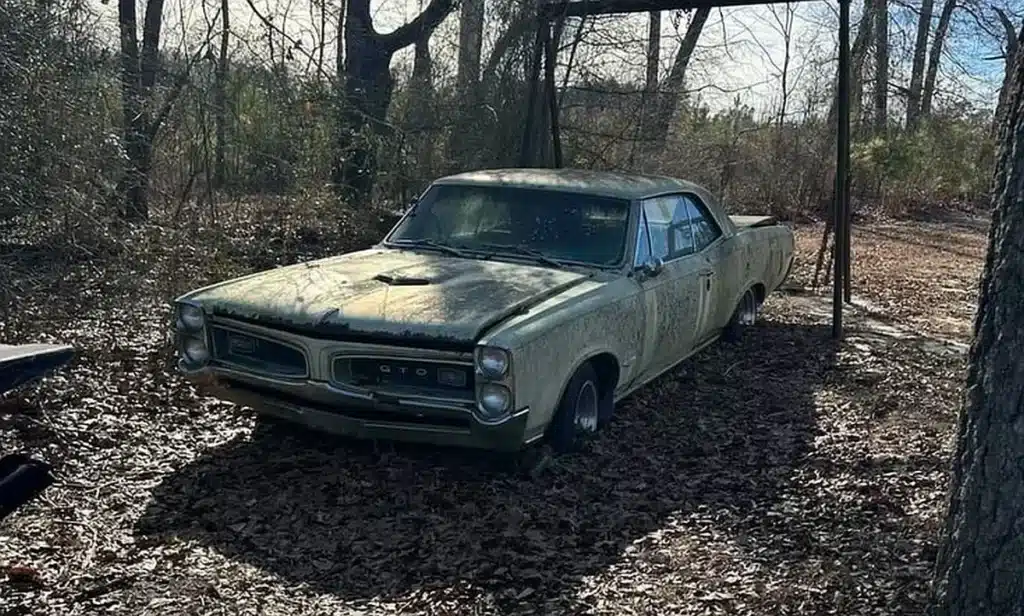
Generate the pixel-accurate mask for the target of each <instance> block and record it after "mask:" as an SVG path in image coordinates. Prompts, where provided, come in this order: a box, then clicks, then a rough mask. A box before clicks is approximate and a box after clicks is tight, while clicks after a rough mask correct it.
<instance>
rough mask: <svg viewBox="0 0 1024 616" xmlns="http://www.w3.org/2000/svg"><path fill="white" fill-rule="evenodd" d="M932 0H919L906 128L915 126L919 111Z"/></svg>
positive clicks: (930, 25) (911, 128) (930, 24)
mask: <svg viewBox="0 0 1024 616" xmlns="http://www.w3.org/2000/svg"><path fill="white" fill-rule="evenodd" d="M934 6H935V3H934V0H921V16H920V17H919V18H918V20H917V39H916V40H915V41H914V63H913V67H912V68H911V71H910V88H909V89H908V91H907V130H914V129H915V128H917V119H918V114H919V113H920V111H921V88H922V87H923V86H924V61H925V58H927V57H928V34H929V33H930V32H931V31H932V11H933V9H934Z"/></svg>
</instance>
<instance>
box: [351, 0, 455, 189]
mask: <svg viewBox="0 0 1024 616" xmlns="http://www.w3.org/2000/svg"><path fill="white" fill-rule="evenodd" d="M452 8H453V2H452V0H431V2H430V4H429V5H427V8H426V9H424V10H423V12H422V13H420V14H419V15H418V16H417V17H416V18H415V19H413V20H412V21H411V22H409V23H407V24H405V25H404V26H402V27H400V28H398V29H397V30H395V31H393V32H389V33H388V34H379V33H378V32H377V31H376V30H374V28H373V19H372V17H371V16H370V0H350V1H349V2H348V4H347V6H346V9H347V10H346V15H345V23H344V26H345V53H344V61H343V62H342V64H343V68H344V71H343V74H344V83H343V85H342V96H341V99H342V101H341V105H340V107H341V111H340V116H339V121H338V133H337V140H336V144H335V147H336V151H335V160H334V165H333V169H332V176H333V177H332V180H333V182H334V186H335V190H337V191H338V192H339V194H340V195H341V196H342V197H343V198H345V199H348V200H351V201H353V202H361V201H366V200H368V199H369V198H370V196H371V193H372V192H373V183H374V177H375V175H376V170H377V165H376V152H375V150H376V139H377V137H378V136H380V135H381V133H382V131H381V129H382V127H384V126H386V125H387V123H386V115H387V111H388V106H389V105H390V104H391V92H392V89H393V86H394V84H393V80H392V78H391V58H392V56H394V54H395V52H397V51H398V50H400V49H403V48H405V47H408V46H409V45H412V44H414V43H416V41H418V40H420V39H422V38H424V37H427V36H429V34H430V33H431V32H433V30H434V28H436V27H437V25H438V24H440V23H441V22H442V21H443V20H444V18H445V17H447V16H448V14H449V13H450V12H451V11H452Z"/></svg>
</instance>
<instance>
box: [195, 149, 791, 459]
mask: <svg viewBox="0 0 1024 616" xmlns="http://www.w3.org/2000/svg"><path fill="white" fill-rule="evenodd" d="M792 260H793V234H792V231H791V230H790V229H789V228H788V227H786V226H784V225H781V224H778V223H777V222H776V221H775V219H773V218H771V217H764V216H728V215H726V214H725V213H724V212H723V211H722V210H721V209H720V206H719V204H718V202H717V201H716V199H715V198H714V197H713V196H712V195H711V194H709V193H708V192H707V191H706V190H704V189H703V188H701V187H700V186H697V185H694V184H692V183H689V182H685V181H682V180H676V179H671V178H665V177H656V176H645V175H634V174H617V173H610V172H598V171H582V170H567V169H562V170H553V169H508V170H488V171H475V172H469V173H462V174H458V175H453V176H449V177H445V178H441V179H438V180H436V181H434V182H433V183H432V184H431V185H430V186H429V187H428V188H427V190H426V191H425V192H424V193H423V194H422V195H421V197H420V198H419V199H418V200H417V201H416V202H415V203H414V204H413V205H412V206H411V207H410V208H409V209H408V210H407V211H406V213H405V214H404V216H403V217H402V218H401V220H399V222H398V223H397V224H396V225H395V227H394V228H393V229H392V230H391V231H390V232H389V233H388V234H387V235H386V236H385V237H384V239H383V240H382V241H381V242H380V243H379V244H378V245H376V246H374V247H372V248H369V249H367V250H361V251H358V252H352V253H348V254H342V255H338V256H334V257H329V258H325V259H320V260H316V261H310V262H305V263H299V264H296V265H291V266H288V267H281V268H277V269H273V270H270V271H265V272H259V273H256V274H252V275H249V276H245V277H242V278H238V279H234V280H229V281H226V282H222V283H219V284H214V285H212V286H208V287H205V288H202V289H198V290H196V291H193V292H190V293H188V294H186V295H183V296H182V297H180V298H178V299H177V300H175V333H176V341H177V345H176V346H177V350H178V356H179V361H178V368H179V370H180V371H181V372H182V373H184V374H185V375H186V376H188V377H190V378H192V379H194V380H195V381H196V382H198V383H201V384H203V385H205V386H207V387H209V388H212V389H208V390H207V391H210V392H211V393H212V394H213V395H216V396H219V397H221V398H223V399H226V400H230V401H233V402H236V403H238V404H241V405H245V406H249V407H252V408H253V409H254V410H255V411H256V412H257V416H258V417H276V418H277V419H278V420H280V419H285V420H292V421H295V422H299V423H301V424H305V425H307V426H309V427H312V428H314V429H318V430H323V431H327V432H333V433H339V434H344V435H349V436H355V437H359V438H381V439H392V440H405V441H419V442H428V443H433V444H438V445H457V446H467V447H477V448H483V449H491V450H502V451H525V450H527V449H528V447H527V446H528V445H530V444H533V443H540V442H544V443H547V444H548V445H549V446H550V448H551V449H553V450H554V451H555V452H565V451H569V450H571V449H573V448H575V447H576V446H577V445H578V444H579V442H580V439H581V438H583V437H586V436H587V435H588V433H593V432H596V431H598V430H599V429H600V428H601V427H602V426H604V425H605V424H606V423H607V422H608V421H609V419H610V418H611V416H612V412H613V409H614V407H615V402H616V401H617V400H618V399H620V398H622V397H624V396H626V395H627V394H629V393H630V392H631V391H633V390H635V389H636V388H638V387H640V386H641V385H643V384H645V383H647V382H648V381H650V380H652V379H654V378H655V377H657V376H658V375H660V374H662V373H664V372H665V371H667V370H669V369H670V368H672V367H673V366H674V365H676V364H677V363H679V362H680V361H682V360H683V359H686V358H687V357H689V356H690V355H692V354H694V353H695V352H697V351H699V350H700V349H701V348H703V347H705V346H706V345H708V344H710V343H712V342H714V341H715V340H717V339H719V338H720V337H725V338H727V339H728V338H735V337H736V336H737V335H739V334H740V332H741V331H742V330H743V329H744V328H745V327H747V326H749V325H751V324H753V323H754V321H755V319H756V317H757V312H758V309H759V307H760V305H761V303H762V302H763V301H764V300H765V298H766V297H767V296H768V295H769V294H770V293H771V292H772V291H773V290H775V289H776V288H777V287H778V286H779V285H780V284H781V283H782V282H783V280H784V279H785V278H786V276H787V275H788V273H789V270H790V267H791V265H792Z"/></svg>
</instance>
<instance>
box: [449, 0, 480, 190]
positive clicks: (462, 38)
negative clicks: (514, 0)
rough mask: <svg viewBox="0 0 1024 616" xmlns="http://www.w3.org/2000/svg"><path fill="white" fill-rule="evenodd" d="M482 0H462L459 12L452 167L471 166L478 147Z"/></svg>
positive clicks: (451, 140)
mask: <svg viewBox="0 0 1024 616" xmlns="http://www.w3.org/2000/svg"><path fill="white" fill-rule="evenodd" d="M483 34H484V0H463V1H462V6H461V7H460V12H459V55H458V65H457V68H456V70H457V73H456V76H455V83H456V92H457V94H458V97H459V99H458V100H459V109H458V113H457V116H456V117H457V118H458V123H459V126H458V127H457V128H456V129H454V130H452V131H451V135H450V136H449V141H448V158H449V160H450V161H451V165H450V166H451V167H452V170H453V171H454V170H456V169H459V168H462V167H463V166H473V164H474V163H475V162H476V161H475V160H474V159H475V158H476V154H477V153H478V152H479V151H480V149H481V145H482V144H481V141H480V134H481V130H480V129H481V124H480V111H481V107H482V103H483V100H484V99H483V98H482V92H481V88H480V55H481V53H482V50H483V42H484V36H483Z"/></svg>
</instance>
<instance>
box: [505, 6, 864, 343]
mask: <svg viewBox="0 0 1024 616" xmlns="http://www.w3.org/2000/svg"><path fill="white" fill-rule="evenodd" d="M785 1H786V0H539V4H538V6H537V13H538V17H539V24H538V28H537V36H536V38H535V40H534V49H533V58H532V64H531V67H530V69H531V79H530V93H529V98H528V108H527V118H526V122H525V125H524V128H523V145H522V149H521V150H520V166H522V167H525V166H528V165H529V164H530V162H531V161H532V160H533V150H534V149H535V144H534V142H533V140H534V134H535V132H536V128H535V125H534V124H535V123H534V116H535V109H536V107H537V89H538V87H539V83H538V80H539V77H540V58H541V52H542V48H544V49H543V51H544V54H543V55H544V60H545V66H546V67H548V69H547V72H549V73H551V75H552V76H551V77H549V76H548V75H545V81H547V83H548V90H549V93H548V96H549V97H550V101H549V105H548V107H549V109H548V112H549V114H550V119H551V138H552V142H553V143H552V145H553V146H554V166H555V167H561V166H562V143H561V138H560V136H559V133H558V104H557V97H556V93H555V91H554V90H555V88H554V83H553V81H554V79H553V73H554V65H555V55H556V54H555V50H554V47H555V42H554V41H551V35H550V27H551V21H552V20H554V19H556V18H557V19H565V18H566V17H584V16H589V15H612V14H625V13H646V12H650V11H674V10H692V9H698V8H714V7H729V6H753V5H761V4H781V3H783V2H785ZM792 1H796V2H802V1H808V0H792ZM838 2H839V67H838V78H839V79H838V81H839V83H838V87H837V88H836V98H837V105H836V107H837V112H838V113H837V114H836V116H837V118H836V122H837V124H838V126H837V128H836V132H837V135H836V153H837V155H836V178H835V187H834V194H833V204H834V207H833V216H834V227H835V249H834V252H835V262H834V266H835V269H834V275H833V284H834V288H833V294H832V336H833V337H834V338H836V339H839V338H842V337H843V306H842V305H843V301H844V299H845V301H846V302H847V303H848V302H850V301H851V289H850V286H851V285H850V262H851V256H850V0H838Z"/></svg>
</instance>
